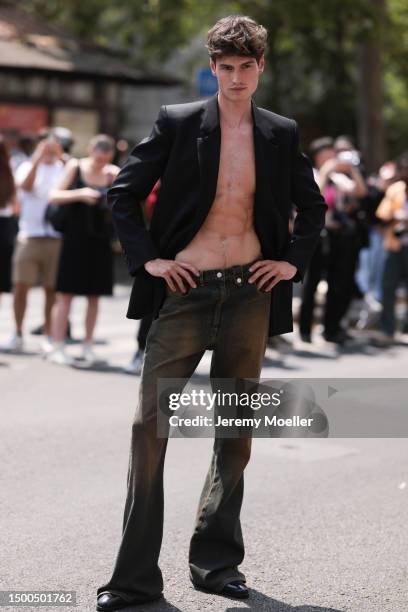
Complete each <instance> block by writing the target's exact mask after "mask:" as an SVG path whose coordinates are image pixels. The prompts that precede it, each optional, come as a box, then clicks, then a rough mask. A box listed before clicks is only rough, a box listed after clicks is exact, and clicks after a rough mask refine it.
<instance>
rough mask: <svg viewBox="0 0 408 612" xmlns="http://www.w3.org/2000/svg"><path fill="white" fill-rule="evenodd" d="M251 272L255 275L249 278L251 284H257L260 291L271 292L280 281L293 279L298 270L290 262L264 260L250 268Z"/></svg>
mask: <svg viewBox="0 0 408 612" xmlns="http://www.w3.org/2000/svg"><path fill="white" fill-rule="evenodd" d="M249 271H250V272H253V273H254V274H252V275H251V276H250V277H249V279H248V282H249V283H254V282H256V286H257V287H258V289H262V291H270V290H271V289H273V287H275V285H277V284H278V283H279V281H281V280H290V279H291V278H293V277H294V276H295V274H296V272H297V268H296V266H293V265H292V264H291V263H289V262H288V261H275V260H273V259H262V260H260V261H256V262H255V263H254V264H253V265H252V266H251V267H250V268H249ZM271 279H272V280H271Z"/></svg>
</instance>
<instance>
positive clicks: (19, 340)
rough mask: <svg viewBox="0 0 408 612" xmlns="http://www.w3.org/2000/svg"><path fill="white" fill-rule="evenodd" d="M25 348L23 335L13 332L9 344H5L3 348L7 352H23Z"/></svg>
mask: <svg viewBox="0 0 408 612" xmlns="http://www.w3.org/2000/svg"><path fill="white" fill-rule="evenodd" d="M23 349H24V342H23V336H21V335H19V334H13V335H12V336H11V338H10V340H9V341H8V342H7V344H3V346H2V347H1V350H2V351H4V352H5V353H22V352H23Z"/></svg>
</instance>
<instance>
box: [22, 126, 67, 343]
mask: <svg viewBox="0 0 408 612" xmlns="http://www.w3.org/2000/svg"><path fill="white" fill-rule="evenodd" d="M52 132H53V134H54V136H55V137H56V138H57V139H58V140H59V143H60V145H61V147H62V156H61V161H62V163H63V164H66V163H67V161H68V160H69V159H71V149H72V147H73V145H74V143H75V141H74V138H73V135H72V132H71V130H69V129H68V128H65V127H55V128H53V129H52ZM44 329H45V324H44V323H43V324H41V325H37V327H35V328H34V329H33V330H31V334H33V335H34V336H41V335H42V334H43V333H44ZM66 339H67V340H71V339H72V338H71V325H70V323H69V321H68V325H67V337H66Z"/></svg>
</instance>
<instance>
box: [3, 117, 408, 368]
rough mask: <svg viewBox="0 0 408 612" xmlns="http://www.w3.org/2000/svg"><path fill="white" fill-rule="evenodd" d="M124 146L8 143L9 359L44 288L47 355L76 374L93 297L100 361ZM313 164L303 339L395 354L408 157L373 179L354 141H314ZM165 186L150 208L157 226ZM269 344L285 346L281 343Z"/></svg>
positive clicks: (55, 134) (89, 349) (49, 133)
mask: <svg viewBox="0 0 408 612" xmlns="http://www.w3.org/2000/svg"><path fill="white" fill-rule="evenodd" d="M126 145H127V143H126V142H124V141H119V142H118V143H116V142H115V141H114V140H113V139H112V138H111V137H110V136H107V135H105V134H98V135H96V136H94V137H93V138H92V139H91V140H90V142H89V144H88V148H87V154H86V156H85V157H83V158H81V159H77V158H76V157H73V156H72V155H71V150H72V146H73V137H72V134H71V132H70V131H69V130H68V129H66V128H63V127H57V128H52V129H51V128H49V129H44V130H41V131H40V132H39V133H38V134H37V136H36V137H35V138H31V137H30V138H10V137H9V138H6V137H5V136H4V137H0V298H1V293H6V292H12V294H13V318H14V328H13V329H11V330H10V337H9V339H8V341H7V342H6V343H5V344H3V345H2V346H1V350H2V351H3V352H22V351H24V347H25V336H24V333H23V331H24V330H25V328H26V326H25V315H26V310H27V303H28V298H29V292H30V289H31V288H32V287H33V286H38V285H40V286H41V287H42V288H43V290H44V318H43V324H42V325H41V326H40V328H38V329H36V330H31V331H32V332H34V333H38V334H42V337H43V340H42V353H43V356H44V357H45V358H46V359H47V360H48V361H49V362H50V363H54V364H58V365H68V366H69V365H73V362H74V360H73V358H72V357H71V356H70V354H69V352H67V350H66V345H67V342H68V341H69V339H70V309H71V305H72V300H73V299H74V297H75V296H85V297H86V310H85V313H84V332H83V342H82V348H81V356H80V359H81V360H82V362H83V364H85V365H94V364H95V363H97V362H98V361H99V360H98V359H97V358H96V356H95V354H94V350H93V342H94V333H95V326H96V322H97V317H98V308H99V298H100V297H101V296H110V295H112V294H113V285H114V278H113V270H114V266H113V257H114V255H113V248H112V245H113V243H114V231H113V226H112V220H111V214H110V211H109V208H108V206H107V200H106V193H107V191H108V189H109V187H110V185H111V184H112V182H113V180H114V179H115V176H116V175H117V173H118V171H119V167H120V166H121V165H122V163H123V162H124V160H125V159H126V154H127V146H126ZM309 156H310V159H311V161H312V164H313V169H314V173H315V178H316V181H317V183H318V185H319V187H320V189H321V191H322V193H323V195H324V198H325V200H326V202H327V205H328V210H327V214H326V225H325V228H324V229H323V230H322V232H321V235H320V241H319V244H318V246H317V249H316V251H315V253H314V255H313V257H312V260H311V262H310V266H309V269H308V272H307V274H306V277H305V279H304V282H303V283H302V285H301V286H300V295H299V296H298V299H299V298H300V307H299V309H298V312H297V313H296V318H297V322H298V330H297V335H298V337H299V339H300V341H301V342H302V343H307V344H313V343H315V342H321V341H324V342H328V343H334V344H336V345H340V346H342V345H345V344H347V343H350V342H353V341H354V340H355V338H356V335H358V334H363V333H364V332H366V331H370V332H375V335H374V336H373V337H374V339H375V342H376V343H379V344H380V345H381V346H389V345H392V344H393V343H394V342H396V341H398V340H400V339H401V336H403V335H404V334H408V310H407V309H405V315H404V317H403V318H402V319H401V317H399V316H396V311H397V312H398V313H399V312H400V308H399V305H400V302H401V304H403V305H405V300H403V299H402V300H400V295H401V294H400V290H401V288H405V290H406V289H407V288H408V195H407V184H408V152H405V153H402V154H401V155H400V156H399V157H398V159H396V160H390V161H387V162H386V163H385V164H384V165H383V166H382V167H381V168H379V169H378V172H377V173H375V174H367V173H366V171H365V168H364V162H363V159H362V156H361V154H360V152H359V151H358V150H357V149H356V147H355V145H354V143H353V141H352V139H351V138H350V137H348V136H340V137H338V138H336V139H333V138H331V137H322V138H319V139H317V140H315V141H313V142H312V143H311V145H310V151H309ZM159 188H160V186H159V184H156V186H155V187H154V189H153V191H152V193H151V194H150V195H149V197H148V198H147V200H146V202H144V203H143V205H144V211H145V218H146V223H147V224H148V223H149V220H150V217H151V215H152V214H153V210H154V205H155V202H156V199H157V193H158V190H159ZM135 204H136V203H135ZM404 296H405V293H404ZM397 301H398V308H396V302H397ZM0 307H1V304H0ZM150 324H151V319H150V318H149V317H146V318H145V319H143V320H142V321H141V324H140V326H139V327H138V335H137V347H136V348H137V350H136V352H135V354H134V356H133V358H132V360H131V362H130V364H129V366H127V367H126V368H125V371H127V372H128V373H133V374H139V373H140V371H141V367H142V362H143V352H144V348H145V341H146V336H147V333H148V331H149V327H150ZM281 341H282V342H285V341H284V339H282V340H281ZM270 344H271V346H274V347H279V339H276V338H275V339H271V343H270Z"/></svg>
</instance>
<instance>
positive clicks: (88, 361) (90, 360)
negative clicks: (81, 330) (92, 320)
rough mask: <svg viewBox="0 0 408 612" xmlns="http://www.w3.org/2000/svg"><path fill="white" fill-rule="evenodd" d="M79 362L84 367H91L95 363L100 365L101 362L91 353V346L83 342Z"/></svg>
mask: <svg viewBox="0 0 408 612" xmlns="http://www.w3.org/2000/svg"><path fill="white" fill-rule="evenodd" d="M80 359H81V361H82V362H84V363H85V365H88V366H92V365H94V364H95V363H100V362H101V360H100V359H98V357H97V356H96V355H95V353H94V352H93V348H92V344H89V343H87V342H84V343H83V345H82V354H81V357H80Z"/></svg>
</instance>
